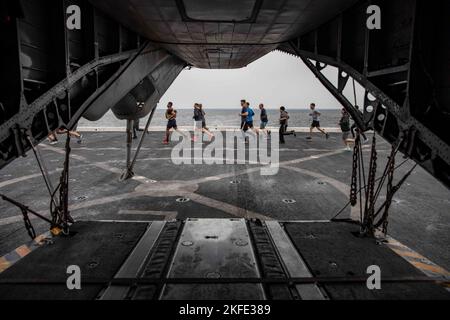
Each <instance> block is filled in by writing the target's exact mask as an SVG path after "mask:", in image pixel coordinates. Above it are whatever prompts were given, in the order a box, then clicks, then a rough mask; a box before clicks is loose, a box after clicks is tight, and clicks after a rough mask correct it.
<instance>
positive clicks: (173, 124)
mask: <svg viewBox="0 0 450 320" xmlns="http://www.w3.org/2000/svg"><path fill="white" fill-rule="evenodd" d="M170 129H175V130H177V129H178V126H177V120H169V122H168V123H167V130H170Z"/></svg>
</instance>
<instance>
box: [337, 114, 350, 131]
mask: <svg viewBox="0 0 450 320" xmlns="http://www.w3.org/2000/svg"><path fill="white" fill-rule="evenodd" d="M339 125H340V126H341V130H342V132H349V131H350V115H348V114H347V115H343V116H342V118H341V121H339Z"/></svg>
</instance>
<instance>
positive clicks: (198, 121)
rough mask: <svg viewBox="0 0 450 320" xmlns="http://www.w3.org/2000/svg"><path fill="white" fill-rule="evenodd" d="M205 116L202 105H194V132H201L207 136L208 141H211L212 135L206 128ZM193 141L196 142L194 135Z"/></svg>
mask: <svg viewBox="0 0 450 320" xmlns="http://www.w3.org/2000/svg"><path fill="white" fill-rule="evenodd" d="M205 115H206V112H205V111H204V110H203V105H202V104H201V103H196V104H195V105H194V120H195V130H196V131H201V132H202V134H203V133H206V134H207V135H208V136H209V141H212V139H213V138H214V134H212V133H211V131H209V129H208V127H207V126H206V118H205ZM200 126H201V127H200ZM193 140H194V141H196V137H195V135H194V138H193Z"/></svg>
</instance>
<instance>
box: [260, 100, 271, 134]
mask: <svg viewBox="0 0 450 320" xmlns="http://www.w3.org/2000/svg"><path fill="white" fill-rule="evenodd" d="M259 110H261V125H260V127H259V128H260V131H261V132H264V134H265V135H266V136H270V134H271V132H270V130H268V129H267V125H268V124H269V117H268V115H267V110H266V109H265V108H264V104H262V103H261V104H260V105H259Z"/></svg>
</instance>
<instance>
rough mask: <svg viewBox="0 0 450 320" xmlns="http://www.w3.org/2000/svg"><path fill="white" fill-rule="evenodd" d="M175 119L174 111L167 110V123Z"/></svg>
mask: <svg viewBox="0 0 450 320" xmlns="http://www.w3.org/2000/svg"><path fill="white" fill-rule="evenodd" d="M176 118H177V113H176V111H175V110H174V109H167V111H166V119H167V120H169V121H172V120H175V119H176Z"/></svg>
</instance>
